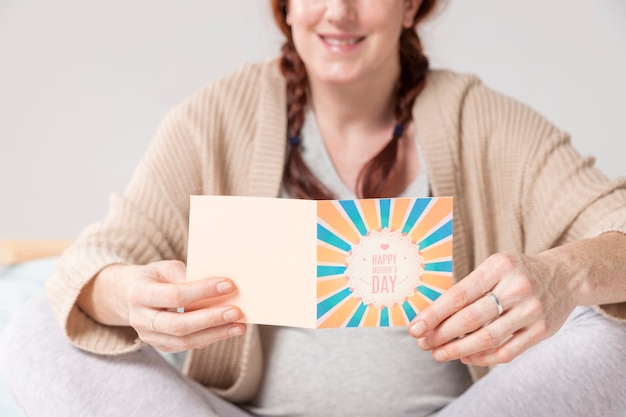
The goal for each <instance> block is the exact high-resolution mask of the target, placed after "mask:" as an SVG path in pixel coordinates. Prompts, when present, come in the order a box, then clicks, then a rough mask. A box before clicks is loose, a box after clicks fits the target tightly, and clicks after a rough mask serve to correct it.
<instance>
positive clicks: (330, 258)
mask: <svg viewBox="0 0 626 417" xmlns="http://www.w3.org/2000/svg"><path fill="white" fill-rule="evenodd" d="M347 257H348V254H347V253H345V252H339V251H336V250H334V249H331V248H328V247H326V246H320V245H317V262H319V263H330V264H339V265H345V264H346V258H347Z"/></svg>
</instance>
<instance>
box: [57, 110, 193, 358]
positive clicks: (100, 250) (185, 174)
mask: <svg viewBox="0 0 626 417" xmlns="http://www.w3.org/2000/svg"><path fill="white" fill-rule="evenodd" d="M182 113H183V109H181V108H179V109H177V110H175V111H173V112H172V113H171V114H170V115H169V116H168V117H167V118H166V119H165V120H164V122H163V123H162V125H161V127H160V129H159V130H158V132H157V134H156V137H155V139H154V141H153V142H152V143H151V145H150V146H149V148H148V150H147V152H146V154H145V156H144V157H143V159H142V160H141V162H140V163H139V165H138V167H137V168H136V170H135V173H134V175H133V177H132V179H131V181H130V183H129V185H128V186H127V188H126V189H125V190H124V192H123V193H121V194H113V195H112V197H111V199H110V208H109V213H108V215H107V216H106V218H105V219H103V220H102V221H100V222H98V223H95V224H93V225H91V226H89V227H88V228H87V229H85V231H84V232H83V233H82V234H81V236H80V237H79V239H78V240H77V241H76V242H75V243H74V245H72V246H71V247H70V248H69V249H68V250H67V251H66V252H65V253H64V254H63V255H62V256H61V259H60V260H59V266H58V269H57V271H56V273H55V275H54V276H53V277H52V278H51V280H50V281H49V282H48V283H47V286H46V292H47V295H48V297H49V299H50V300H51V303H52V305H53V308H54V311H55V314H56V317H57V319H58V321H59V322H60V324H61V326H62V327H63V328H64V330H65V332H66V334H67V336H68V337H69V339H70V341H71V342H72V343H73V344H74V345H75V346H77V347H79V348H82V349H84V350H87V351H90V352H93V353H101V354H116V353H124V352H128V351H131V350H134V349H137V348H138V347H139V346H141V344H142V343H141V342H140V341H139V339H138V338H137V334H136V333H135V332H134V330H133V329H132V328H130V327H111V326H104V325H101V324H99V323H96V322H95V321H94V320H92V319H91V318H90V317H88V316H87V315H86V314H85V313H83V312H82V311H81V310H80V309H79V308H78V307H77V305H76V299H77V298H78V295H79V294H80V291H81V290H82V288H83V287H84V286H85V285H86V284H87V283H88V282H89V281H90V280H91V279H92V278H93V277H94V276H95V275H96V274H97V273H98V272H99V271H100V270H102V269H103V268H104V267H106V266H108V265H111V264H138V265H141V264H147V263H150V262H154V261H157V260H163V259H179V260H184V259H185V256H186V236H187V222H188V219H187V216H188V200H189V195H190V194H192V193H196V192H198V191H200V190H201V187H200V178H199V159H198V152H197V150H196V149H197V144H196V143H194V138H193V135H192V134H191V132H190V131H189V130H188V129H187V125H188V123H187V121H186V120H185V117H184V114H182Z"/></svg>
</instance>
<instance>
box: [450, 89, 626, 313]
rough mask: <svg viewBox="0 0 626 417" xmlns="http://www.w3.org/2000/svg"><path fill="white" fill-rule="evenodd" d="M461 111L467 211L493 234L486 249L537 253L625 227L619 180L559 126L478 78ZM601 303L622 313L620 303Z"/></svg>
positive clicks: (625, 309) (624, 185) (624, 192)
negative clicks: (470, 202) (471, 198)
mask: <svg viewBox="0 0 626 417" xmlns="http://www.w3.org/2000/svg"><path fill="white" fill-rule="evenodd" d="M462 114H463V116H462V120H463V123H462V128H461V129H462V132H463V140H465V141H467V143H464V144H463V149H465V152H464V155H463V156H462V157H461V160H462V161H463V164H465V165H467V166H468V167H471V168H472V170H473V171H471V172H472V175H473V176H475V177H476V178H477V179H470V180H466V182H467V183H469V184H473V185H472V187H470V189H471V190H474V191H475V192H476V196H475V197H478V196H479V197H480V198H478V200H479V203H474V206H475V208H473V209H472V210H470V211H471V212H472V213H473V218H474V219H477V218H478V217H482V218H483V220H478V222H479V223H480V222H483V223H482V225H480V226H479V227H478V229H484V230H488V231H489V232H488V233H483V234H482V236H492V237H493V240H494V241H496V244H495V246H491V247H489V250H490V251H491V253H493V251H502V250H521V251H522V252H524V253H528V254H536V253H539V252H541V251H544V250H546V249H549V248H551V247H555V246H558V245H562V244H565V243H568V242H571V241H574V240H579V239H584V238H589V237H594V236H597V235H599V234H601V233H604V232H608V231H618V232H621V233H626V180H625V179H624V178H617V179H613V180H610V179H608V178H607V177H606V176H605V175H603V174H602V173H601V172H600V171H599V170H598V169H597V168H596V167H595V166H594V159H593V158H591V157H583V156H581V155H580V154H579V153H578V152H577V151H576V150H575V149H574V148H573V146H572V144H571V141H570V137H569V135H568V134H567V133H566V132H564V131H562V130H560V129H558V128H556V127H555V126H553V125H552V124H551V123H550V122H549V121H547V120H546V119H545V118H544V117H543V116H541V115H540V114H538V113H537V112H535V111H533V110H532V109H530V108H529V107H527V106H526V105H524V104H522V103H520V102H518V101H516V100H513V99H510V98H508V97H506V96H504V95H502V94H498V93H496V92H493V91H491V90H490V89H488V88H487V87H485V86H483V85H481V84H476V85H474V86H473V88H471V90H470V91H469V92H468V94H467V96H466V98H465V102H464V106H463V112H462ZM462 153H463V152H462ZM477 155H479V156H477ZM477 213H478V214H477ZM490 224H491V225H490ZM494 227H495V228H497V229H494ZM478 246H480V244H478ZM483 255H487V254H486V253H485V254H483ZM602 311H603V312H604V313H606V314H607V315H609V316H611V317H614V318H618V319H626V303H621V304H616V305H612V306H605V307H602Z"/></svg>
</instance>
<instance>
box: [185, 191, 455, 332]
mask: <svg viewBox="0 0 626 417" xmlns="http://www.w3.org/2000/svg"><path fill="white" fill-rule="evenodd" d="M452 205H453V202H452V198H451V197H433V198H390V199H364V200H336V201H312V200H290V199H272V198H259V197H225V196H192V199H191V212H190V226H189V247H188V260H187V279H189V280H193V279H202V278H206V277H210V276H226V277H229V278H231V279H232V280H233V281H234V282H235V284H236V285H237V292H236V293H235V294H234V295H231V296H227V297H222V298H220V299H212V300H207V302H206V303H204V304H202V305H195V306H194V308H201V307H208V306H215V305H226V304H229V305H230V304H233V305H238V306H239V307H240V308H241V309H242V311H243V313H244V315H245V319H244V321H245V322H249V323H259V324H274V325H285V326H297V327H309V328H316V327H317V328H337V327H385V326H406V325H407V324H408V323H409V322H410V321H411V320H412V319H413V318H414V317H415V316H416V315H417V313H418V312H419V311H420V310H422V309H424V308H425V307H427V306H428V305H429V304H430V303H432V302H433V301H434V300H436V299H437V298H438V297H439V296H440V295H441V294H442V293H443V292H444V291H446V290H447V289H448V288H450V286H451V285H452Z"/></svg>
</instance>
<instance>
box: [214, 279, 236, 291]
mask: <svg viewBox="0 0 626 417" xmlns="http://www.w3.org/2000/svg"><path fill="white" fill-rule="evenodd" d="M215 289H216V290H217V292H218V293H220V294H226V293H228V292H231V291H232V290H233V284H232V283H231V282H230V281H222V282H220V283H219V284H217V285H216V286H215Z"/></svg>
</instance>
